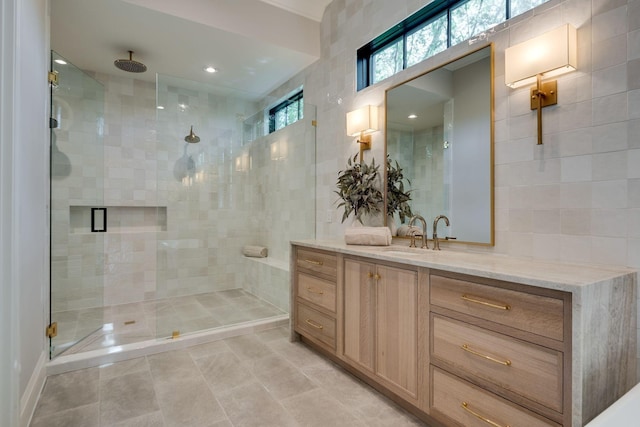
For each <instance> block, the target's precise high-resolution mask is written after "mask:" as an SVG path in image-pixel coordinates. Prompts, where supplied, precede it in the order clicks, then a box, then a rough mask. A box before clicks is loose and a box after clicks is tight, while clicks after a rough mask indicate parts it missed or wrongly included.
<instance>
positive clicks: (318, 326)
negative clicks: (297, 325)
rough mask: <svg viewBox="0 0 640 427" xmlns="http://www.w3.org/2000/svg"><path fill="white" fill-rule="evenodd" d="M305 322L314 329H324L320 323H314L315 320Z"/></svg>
mask: <svg viewBox="0 0 640 427" xmlns="http://www.w3.org/2000/svg"><path fill="white" fill-rule="evenodd" d="M305 322H306V323H307V324H308V325H310V326H313V327H314V328H316V329H324V326H322V325H321V324H320V323H318V322H314V321H313V320H311V319H307V320H305Z"/></svg>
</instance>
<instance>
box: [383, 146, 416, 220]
mask: <svg viewBox="0 0 640 427" xmlns="http://www.w3.org/2000/svg"><path fill="white" fill-rule="evenodd" d="M393 163H394V162H392V161H391V159H390V158H389V155H387V221H391V222H394V220H393V216H394V214H395V213H396V212H397V213H398V216H399V217H400V222H401V223H403V224H404V222H405V220H406V219H409V218H411V217H412V216H413V212H411V206H410V205H409V201H410V200H411V195H410V194H409V193H411V190H407V191H405V189H404V182H403V181H404V180H405V177H404V175H403V174H402V168H401V167H400V165H399V164H398V162H397V161H395V166H394V164H393ZM406 181H407V183H408V184H409V185H411V181H409V179H408V178H407V179H406ZM389 225H392V224H389Z"/></svg>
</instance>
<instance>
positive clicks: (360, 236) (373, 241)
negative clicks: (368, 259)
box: [344, 227, 391, 246]
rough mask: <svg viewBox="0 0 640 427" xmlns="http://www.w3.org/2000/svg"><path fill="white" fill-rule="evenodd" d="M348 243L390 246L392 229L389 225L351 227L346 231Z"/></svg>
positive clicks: (345, 239)
mask: <svg viewBox="0 0 640 427" xmlns="http://www.w3.org/2000/svg"><path fill="white" fill-rule="evenodd" d="M344 241H345V243H346V244H347V245H370V246H389V245H390V244H391V231H390V230H389V227H350V228H347V229H346V230H345V232H344Z"/></svg>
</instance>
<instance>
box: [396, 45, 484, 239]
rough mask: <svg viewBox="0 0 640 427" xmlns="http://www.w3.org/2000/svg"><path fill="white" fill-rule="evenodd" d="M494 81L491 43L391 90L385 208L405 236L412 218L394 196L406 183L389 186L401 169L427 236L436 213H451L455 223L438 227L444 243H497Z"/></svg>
mask: <svg viewBox="0 0 640 427" xmlns="http://www.w3.org/2000/svg"><path fill="white" fill-rule="evenodd" d="M493 80H494V67H493V47H492V45H487V46H484V47H482V48H479V49H478V50H475V51H473V52H471V53H469V54H467V55H465V56H463V57H460V58H457V59H455V60H453V61H451V62H448V63H446V64H443V65H442V66H440V67H438V68H436V69H433V70H430V71H428V72H426V73H424V74H422V75H420V76H418V77H415V78H413V79H411V80H409V81H406V82H404V83H401V84H399V85H397V86H394V87H391V88H389V89H388V90H387V91H386V97H385V109H386V151H385V154H386V156H387V160H388V161H389V162H390V165H391V168H392V169H391V173H390V172H389V169H388V170H387V174H386V175H385V177H386V179H387V183H388V185H387V187H388V188H386V189H385V190H386V191H385V207H386V213H387V225H389V226H391V227H390V228H391V229H392V231H393V230H394V229H398V231H399V233H398V236H399V237H402V236H403V235H404V234H405V233H406V230H407V224H408V222H409V219H410V217H409V216H408V215H401V213H400V212H399V211H398V210H397V209H394V206H395V205H397V203H394V200H397V198H395V199H394V194H389V193H390V191H392V190H389V187H393V188H396V189H397V188H399V185H400V184H399V182H398V181H396V182H393V181H388V180H389V178H390V177H391V178H392V180H393V177H394V176H395V177H397V176H398V170H397V169H396V166H397V168H398V169H399V170H400V171H401V174H402V176H403V178H404V179H403V180H402V181H403V187H404V191H405V192H408V193H409V196H410V200H409V201H408V202H407V203H408V206H409V208H410V211H411V214H413V215H416V214H417V215H421V216H422V217H424V219H425V220H426V221H427V225H428V227H427V231H428V236H431V233H432V223H433V220H434V219H435V218H436V216H438V215H446V216H447V217H448V219H449V221H450V226H449V227H447V226H446V224H445V223H444V221H440V222H439V224H438V230H437V232H438V236H440V238H445V237H450V238H455V240H454V241H456V242H464V243H474V244H481V245H493V244H494V195H493V191H494V190H493V187H494V185H493V182H494V181H493V133H494V130H493V102H494V101H493ZM394 193H395V192H394ZM392 211H393V212H392ZM407 212H408V211H407V210H406V209H405V212H402V213H403V214H406V213H407ZM401 216H404V221H402V220H401ZM391 221H393V222H394V224H391V223H390V222H391ZM403 222H404V224H403ZM416 225H419V224H416Z"/></svg>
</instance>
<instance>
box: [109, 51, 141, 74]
mask: <svg viewBox="0 0 640 427" xmlns="http://www.w3.org/2000/svg"><path fill="white" fill-rule="evenodd" d="M113 65H115V66H116V67H118V68H120V69H121V70H122V71H128V72H129V73H144V72H145V71H147V66H146V65H144V64H143V63H142V62H138V61H134V60H133V51H132V50H130V51H129V59H116V60H115V61H113Z"/></svg>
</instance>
